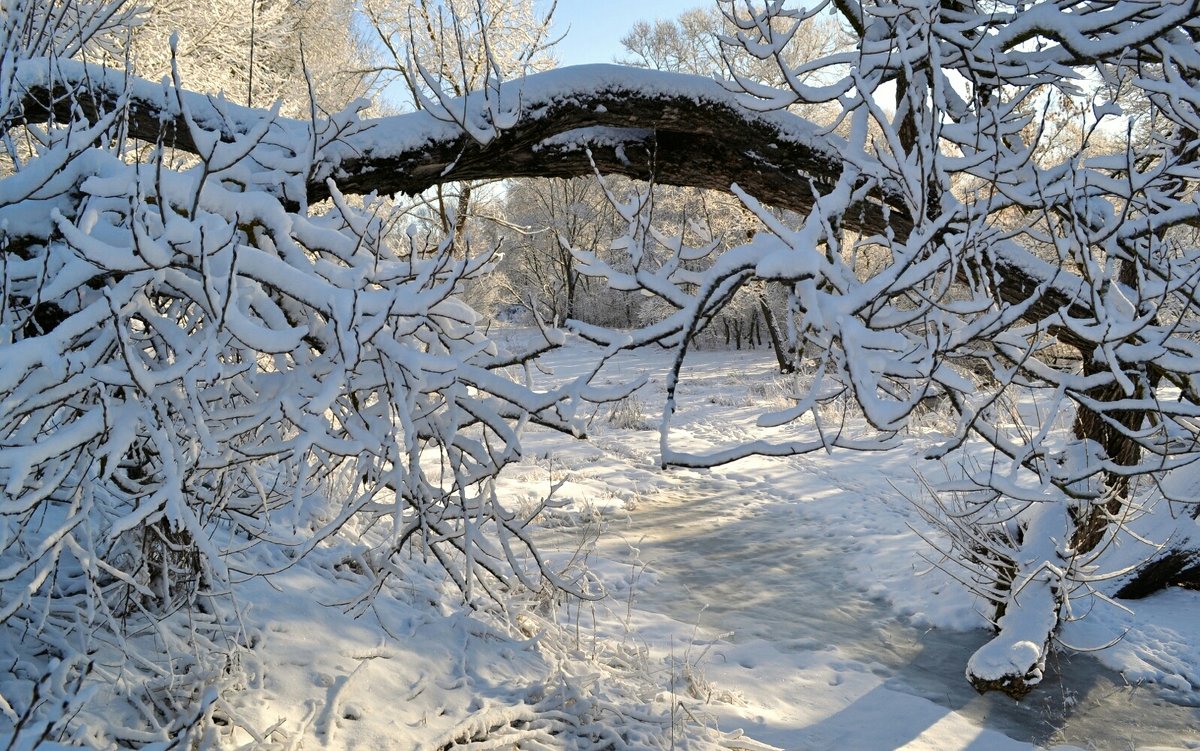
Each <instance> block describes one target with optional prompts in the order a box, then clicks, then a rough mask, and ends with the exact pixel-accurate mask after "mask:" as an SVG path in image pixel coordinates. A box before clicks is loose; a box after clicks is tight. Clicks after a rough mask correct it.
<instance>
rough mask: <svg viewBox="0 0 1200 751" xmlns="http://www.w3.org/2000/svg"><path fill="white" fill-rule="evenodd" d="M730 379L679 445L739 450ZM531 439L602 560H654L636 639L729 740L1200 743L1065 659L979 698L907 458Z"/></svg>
mask: <svg viewBox="0 0 1200 751" xmlns="http://www.w3.org/2000/svg"><path fill="white" fill-rule="evenodd" d="M701 365H702V366H704V363H701ZM738 367H739V368H741V369H739V370H737V373H738V374H744V373H745V369H744V363H743V364H741V366H738ZM701 372H702V373H704V372H705V371H704V370H703V367H702V369H701ZM733 373H734V371H733V370H732V369H723V368H721V367H718V365H717V357H716V356H714V358H713V367H712V368H711V369H709V370H708V371H707V377H708V378H709V379H710V380H711V381H712V383H711V384H710V386H711V388H712V389H714V390H715V391H714V394H715V395H714V396H713V397H711V398H707V399H704V398H702V399H700V401H701V402H703V403H704V404H705V407H704V408H702V409H701V410H699V411H698V412H696V413H695V414H696V415H698V416H696V417H693V418H691V419H684V420H681V421H680V423H679V425H680V427H681V430H679V431H678V435H679V437H680V438H679V440H681V441H682V442H684V443H693V444H695V445H696V446H702V445H714V444H718V443H728V442H730V441H732V440H739V439H744V437H745V435H744V434H743V433H741V432H740V431H741V429H740V428H738V427H737V426H738V425H745V424H747V423H746V419H745V416H744V415H742V414H740V412H741V411H743V409H744V408H746V407H748V406H750V405H747V404H745V402H744V400H739V399H738V398H736V397H731V396H730V395H729V394H728V393H726V392H727V391H728V386H729V383H730V381H731V379H732V380H736V379H737V376H736V375H731V374H733ZM744 386H745V384H744V383H743V384H742V387H743V388H744ZM694 393H696V394H699V395H700V396H701V397H703V395H704V393H705V392H704V386H703V384H699V385H697V387H696V390H695V391H694ZM652 399H653V395H652V394H651V395H650V396H649V397H648V398H647V402H648V403H649V402H650V400H652ZM695 401H696V400H695V399H693V402H695ZM751 424H752V423H751ZM530 445H531V446H533V447H535V451H536V452H537V453H538V455H539V456H540V457H542V459H543V462H542V464H541V465H540V466H539V469H538V470H537V471H543V470H544V471H546V472H548V473H549V477H548V478H547V479H557V480H565V483H564V485H563V487H562V489H561V490H560V497H566V498H567V499H568V500H572V501H575V502H576V504H577V505H579V504H582V505H584V506H593V507H597V506H598V507H601V511H603V513H601V514H599V515H600V516H601V517H602V518H604V519H605V526H606V531H605V534H603V535H602V536H601V538H600V541H599V542H598V544H597V548H596V555H597V556H598V557H599V558H600V559H602V560H601V561H597V564H598V567H599V568H601V569H603V568H604V565H606V564H605V562H607V564H616V566H618V567H619V566H625V567H633V568H637V569H639V570H640V568H641V567H642V566H645V570H646V571H647V572H648V575H647V576H644V577H642V579H641V581H640V583H638V584H637V585H636V586H635V587H634V592H633V600H632V601H631V608H630V610H629V615H628V621H629V627H631V628H633V629H635V630H636V631H638V632H643V633H644V634H645V635H646V636H645V638H646V640H647V642H648V644H649V649H650V652H651V654H652V655H654V654H658V655H660V656H661V655H662V654H665V652H666V651H667V650H669V651H670V652H671V655H670V658H671V661H672V662H673V663H674V664H686V666H688V667H690V669H691V670H692V671H693V673H694V675H693V676H692V677H693V679H694V680H695V679H698V680H695V682H696V683H698V685H699V688H698V690H694V691H693V695H695V693H700V694H704V693H705V692H709V693H710V696H707V697H703V698H708V699H709V700H708V701H707V703H706V704H705V710H706V711H707V712H708V713H709V714H710V715H711V716H712V717H714V718H716V720H718V721H719V726H720V727H721V729H723V730H731V729H734V728H739V727H740V728H743V729H745V731H746V733H747V735H748V736H750V737H752V738H754V739H756V740H758V741H761V742H764V743H768V744H771V745H773V746H776V747H779V748H785V749H801V748H803V749H822V748H828V749H847V748H853V749H862V750H870V749H892V748H900V747H903V748H910V749H973V750H975V749H978V750H981V751H982V750H984V749H1029V748H1030V747H1031V746H1042V747H1049V746H1055V745H1057V744H1070V745H1073V746H1077V747H1080V748H1097V749H1130V748H1148V747H1156V748H1198V747H1200V730H1198V729H1197V728H1200V713H1198V712H1197V711H1196V710H1195V709H1193V708H1188V707H1183V706H1179V705H1175V704H1170V703H1167V702H1164V701H1163V700H1162V699H1161V698H1159V697H1158V695H1157V693H1156V690H1155V689H1154V688H1151V687H1141V688H1137V687H1131V686H1128V685H1126V684H1125V682H1124V681H1123V679H1122V678H1121V676H1120V675H1119V674H1117V673H1115V672H1113V671H1111V670H1107V669H1105V668H1103V667H1102V666H1101V665H1100V663H1099V662H1098V661H1097V660H1096V659H1095V658H1093V657H1091V656H1089V655H1083V654H1076V655H1069V656H1065V657H1063V658H1062V664H1061V665H1059V666H1057V667H1058V668H1060V670H1054V669H1053V668H1052V673H1051V675H1049V676H1048V677H1047V679H1046V681H1045V682H1044V684H1043V686H1042V687H1041V688H1040V689H1039V690H1038V691H1037V692H1035V693H1034V694H1033V695H1031V696H1030V697H1028V698H1027V699H1026V700H1025V701H1024V702H1022V703H1017V702H1014V701H1013V700H1011V699H1008V698H1007V697H1004V696H999V695H987V696H978V695H976V694H975V693H974V691H972V690H971V689H970V687H969V685H968V684H967V682H966V679H965V678H964V676H963V668H964V666H965V664H966V661H967V658H968V657H969V655H970V654H971V652H972V651H973V650H974V649H975V648H977V647H978V646H979V645H980V644H981V643H983V642H984V641H985V640H986V638H987V632H986V631H984V630H982V629H980V628H973V627H977V626H979V625H980V624H982V619H981V618H980V617H979V615H978V614H976V613H975V612H973V605H972V604H971V602H970V598H969V597H967V596H966V595H964V594H963V593H962V591H961V590H959V589H958V588H957V587H955V586H953V585H952V584H950V583H949V581H948V579H947V577H945V576H944V575H941V574H940V573H938V572H935V573H934V574H933V575H931V576H928V577H925V578H921V579H917V578H916V577H915V576H914V574H915V571H914V569H915V568H917V567H918V566H922V565H923V564H922V562H921V561H920V559H919V557H918V555H917V553H918V552H919V551H920V550H922V547H921V545H922V543H920V542H919V541H917V540H915V535H913V534H912V533H911V532H910V531H909V530H908V529H907V527H906V524H907V523H908V522H910V521H911V522H915V521H916V514H915V511H914V510H913V509H912V508H911V507H909V506H908V505H907V504H906V502H904V501H903V499H902V497H901V494H900V492H899V491H905V492H909V491H911V492H916V488H917V486H916V481H915V477H914V475H913V472H912V470H911V468H910V466H909V464H910V462H911V461H912V454H911V453H908V452H905V451H893V452H890V453H887V454H877V455H864V454H857V455H854V454H838V455H837V456H834V457H830V456H825V455H809V456H802V457H797V458H794V459H790V460H772V461H767V460H746V461H743V462H739V463H737V464H733V465H728V466H726V467H721V468H717V469H715V470H711V471H703V472H701V471H691V470H675V471H671V472H667V473H661V472H658V471H657V470H656V469H655V467H654V457H655V456H656V452H657V433H656V432H654V431H647V430H617V429H615V428H612V429H603V428H601V429H599V430H596V431H594V433H593V438H592V440H591V441H589V442H587V443H582V444H579V443H577V444H569V443H568V444H563V443H562V442H561V439H555V438H550V437H547V438H546V442H545V443H542V442H540V440H539V439H537V438H535V439H534V440H532V441H531V442H530ZM536 474H537V472H536V471H535V472H533V473H531V474H529V475H528V476H526V477H524V478H521V479H523V480H524V481H525V482H530V481H533V480H534V479H535V477H536ZM621 502H626V503H627V505H628V508H627V509H625V510H620V506H621ZM605 509H607V510H605ZM557 536H558V538H559V539H560V540H561V539H562V533H557ZM568 536H569V535H568ZM897 613H900V614H902V615H901V617H899V618H898V617H897ZM663 616H666V617H667V618H669V619H671V622H672V623H674V624H675V628H674V630H672V628H670V627H669V626H664V625H663V623H662V621H663ZM901 621H903V622H901ZM681 624H682V625H681ZM934 625H937V626H947V625H949V626H953V627H954V628H934V627H933V626H934ZM1189 631H1190V629H1189ZM718 637H720V638H721V640H719V641H715V642H714V640H715V639H717V638H718ZM655 638H657V639H659V642H660V643H658V644H657V645H655V644H653V643H652V642H653V641H654V639H655ZM668 638H669V639H670V640H671V643H670V645H669V646H664V645H663V644H662V643H661V642H662V641H663V640H665V639H668ZM681 654H682V657H681V656H680V655H681ZM1014 739H1016V740H1014Z"/></svg>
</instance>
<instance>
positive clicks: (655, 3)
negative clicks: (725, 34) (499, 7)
mask: <svg viewBox="0 0 1200 751" xmlns="http://www.w3.org/2000/svg"><path fill="white" fill-rule="evenodd" d="M711 4H712V0H558V9H557V10H555V11H554V26H555V29H556V30H557V31H558V33H559V34H562V33H563V32H566V34H567V36H566V38H565V39H563V40H562V42H560V43H559V45H558V48H557V54H558V58H559V64H560V65H579V64H582V63H611V62H612V61H613V58H614V57H619V56H620V55H621V54H622V53H623V52H624V50H623V49H622V48H621V37H623V36H625V34H626V33H628V31H629V27H631V26H633V24H634V23H635V22H637V21H641V20H647V21H649V20H653V19H656V18H675V17H676V16H678V15H679V14H680V13H682V12H683V11H685V10H691V9H692V8H700V7H705V6H707V5H711ZM568 26H569V27H570V29H569V30H568V28H567V27H568Z"/></svg>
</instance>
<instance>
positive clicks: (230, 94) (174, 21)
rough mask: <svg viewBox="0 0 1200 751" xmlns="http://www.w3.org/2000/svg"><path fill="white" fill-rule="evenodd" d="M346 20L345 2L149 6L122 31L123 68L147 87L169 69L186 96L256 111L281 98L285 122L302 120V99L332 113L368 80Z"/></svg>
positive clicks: (362, 52) (255, 0)
mask: <svg viewBox="0 0 1200 751" xmlns="http://www.w3.org/2000/svg"><path fill="white" fill-rule="evenodd" d="M352 14H353V4H352V3H351V2H350V1H349V0H298V1H296V0H215V1H214V2H203V3H196V2H188V1H187V0H156V2H154V3H152V4H150V5H148V6H147V7H146V9H145V10H144V11H143V12H142V13H141V17H140V22H139V23H138V24H137V25H136V26H133V27H131V29H130V36H129V44H128V53H129V58H130V59H131V62H132V65H131V68H132V70H133V72H134V73H135V75H137V76H139V77H141V78H147V79H149V80H152V81H156V80H159V79H160V78H162V77H164V76H166V77H170V76H171V75H172V70H173V68H177V69H178V73H179V76H180V78H181V80H182V81H183V82H184V84H185V85H186V86H187V87H188V88H189V89H190V90H192V91H201V92H206V93H210V94H223V95H224V96H225V98H226V99H228V100H229V101H231V102H236V103H238V104H242V105H246V106H257V107H264V108H267V107H270V106H271V105H272V104H273V103H274V102H275V101H276V100H283V103H284V104H283V110H282V111H283V112H284V113H285V114H288V115H291V116H298V117H304V116H306V115H308V113H309V110H310V107H311V106H312V102H311V101H310V95H311V97H312V98H313V99H315V101H316V103H317V105H318V106H320V107H325V108H327V109H329V110H332V111H336V110H339V109H341V108H343V107H345V106H346V105H348V104H349V103H350V102H352V101H353V100H354V99H356V98H358V97H363V96H367V95H368V94H369V93H370V89H371V86H372V84H373V79H374V76H373V74H371V73H370V72H369V71H367V67H368V65H367V60H368V56H367V50H366V47H365V44H364V41H363V40H361V39H359V38H358V35H357V33H356V31H355V25H354V21H353V17H352ZM172 40H174V42H173V41H172ZM123 59H124V55H123V54H122V56H120V57H119V58H118V60H123ZM310 89H311V91H310Z"/></svg>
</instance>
